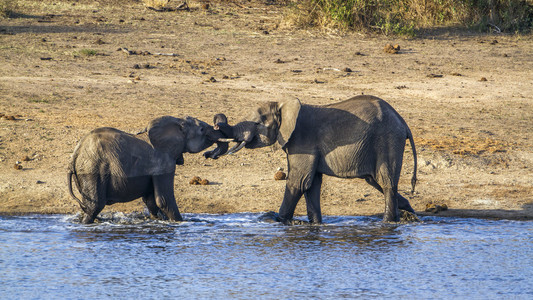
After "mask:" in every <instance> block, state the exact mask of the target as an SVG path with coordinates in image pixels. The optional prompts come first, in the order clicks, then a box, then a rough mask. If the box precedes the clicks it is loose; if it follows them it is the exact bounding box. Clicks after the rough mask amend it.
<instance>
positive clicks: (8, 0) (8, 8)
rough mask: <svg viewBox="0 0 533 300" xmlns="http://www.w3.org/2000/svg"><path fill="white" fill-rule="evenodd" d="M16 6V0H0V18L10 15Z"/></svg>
mask: <svg viewBox="0 0 533 300" xmlns="http://www.w3.org/2000/svg"><path fill="white" fill-rule="evenodd" d="M17 8H18V1H17V0H0V18H7V17H10V16H11V15H13V14H14V13H15V10H16V9H17Z"/></svg>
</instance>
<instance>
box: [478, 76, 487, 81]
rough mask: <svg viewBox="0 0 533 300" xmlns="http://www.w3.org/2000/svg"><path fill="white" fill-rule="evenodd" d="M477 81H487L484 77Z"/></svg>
mask: <svg viewBox="0 0 533 300" xmlns="http://www.w3.org/2000/svg"><path fill="white" fill-rule="evenodd" d="M479 81H487V78H485V77H481V78H480V79H479Z"/></svg>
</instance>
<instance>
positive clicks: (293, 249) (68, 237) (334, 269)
mask: <svg viewBox="0 0 533 300" xmlns="http://www.w3.org/2000/svg"><path fill="white" fill-rule="evenodd" d="M184 217H185V219H186V222H183V223H169V222H162V221H153V220H149V219H146V218H145V217H144V216H143V215H123V214H110V215H105V216H104V218H103V222H102V223H99V224H95V225H81V224H78V223H76V222H74V217H73V216H65V215H52V216H49V215H46V216H43V215H34V216H23V217H0V298H2V299H20V298H23V299H27V298H39V299H43V298H44V299H47V298H67V299H89V298H121V299H132V298H133V299H138V298H150V299H154V298H157V299H159V298H163V297H182V298H191V299H225V298H236V299H250V298H253V299H256V298H260V299H295V298H304V297H305V298H311V297H316V298H320V299H331V298H364V299H368V298H380V299H381V298H408V299H433V298H441V299H442V298H446V299H449V298H451V297H452V296H454V297H458V298H474V299H533V247H532V246H533V222H519V221H488V220H479V219H453V218H438V217H423V218H422V219H423V221H424V222H423V223H412V224H402V225H390V224H382V223H381V222H380V220H379V219H377V218H370V217H325V218H324V222H325V223H326V224H325V225H322V226H310V225H298V226H284V225H280V224H276V223H268V222H265V221H262V220H261V215H260V214H228V215H207V214H185V215H184Z"/></svg>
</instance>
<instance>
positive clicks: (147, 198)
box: [68, 116, 228, 224]
mask: <svg viewBox="0 0 533 300" xmlns="http://www.w3.org/2000/svg"><path fill="white" fill-rule="evenodd" d="M143 133H147V134H146V135H141V134H143ZM143 137H144V139H143ZM223 138H224V135H222V133H221V132H220V131H216V130H214V129H213V127H212V126H210V125H208V124H207V123H205V122H202V121H200V120H197V119H195V118H192V117H186V118H185V119H181V118H175V117H171V116H163V117H159V118H156V119H154V120H152V121H151V122H150V123H149V125H148V126H147V127H146V129H145V130H144V131H142V132H140V133H138V134H137V135H132V134H129V133H126V132H123V131H120V130H118V129H115V128H110V127H102V128H97V129H94V130H93V131H91V132H90V133H88V134H87V135H86V136H84V137H83V138H82V139H81V140H80V142H79V143H78V145H77V146H76V148H75V150H74V153H73V154H72V159H71V162H70V164H69V166H68V188H69V193H70V195H71V196H72V197H73V198H74V199H75V200H76V201H77V202H78V203H79V205H80V207H81V209H82V211H83V213H82V219H81V222H82V223H84V224H89V223H93V222H94V220H95V218H96V217H97V215H98V214H99V213H100V212H101V211H102V209H103V208H104V207H105V206H106V205H110V204H113V203H118V202H129V201H132V200H135V199H137V198H140V197H142V199H143V201H144V203H145V204H146V206H147V208H148V210H149V212H150V214H151V216H152V217H155V218H158V217H159V218H164V217H166V218H168V219H170V220H172V221H182V220H183V218H182V216H181V214H180V212H179V209H178V206H177V204H176V200H175V198H174V175H175V170H176V165H181V164H183V153H197V152H200V151H203V150H205V149H206V148H208V147H209V146H211V145H212V144H213V143H215V142H217V144H218V143H219V142H218V139H223ZM146 139H148V140H149V142H148V141H147V140H146ZM221 146H222V147H217V148H216V149H215V150H212V151H210V154H209V155H208V157H210V158H213V159H216V158H218V156H220V155H221V154H223V153H225V152H226V151H227V148H228V147H227V143H221ZM73 179H74V182H75V184H76V186H77V188H78V191H79V193H80V194H81V200H80V199H78V198H77V197H76V196H75V195H74V192H73V190H72V181H73Z"/></svg>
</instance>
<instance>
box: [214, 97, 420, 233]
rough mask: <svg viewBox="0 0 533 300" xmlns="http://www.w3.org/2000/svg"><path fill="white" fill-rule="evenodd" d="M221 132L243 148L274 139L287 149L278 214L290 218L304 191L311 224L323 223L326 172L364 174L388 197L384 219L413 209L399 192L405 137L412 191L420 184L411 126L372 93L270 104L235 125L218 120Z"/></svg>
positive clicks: (392, 217) (341, 175)
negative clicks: (329, 100) (410, 159)
mask: <svg viewBox="0 0 533 300" xmlns="http://www.w3.org/2000/svg"><path fill="white" fill-rule="evenodd" d="M220 125H221V126H217V127H218V128H220V129H219V130H221V131H223V132H225V133H227V134H229V135H231V136H232V137H233V138H234V139H235V141H237V142H239V143H238V144H237V145H236V146H235V147H233V149H231V150H230V151H229V152H228V153H234V152H236V151H238V150H239V149H241V148H242V147H243V146H245V147H246V148H259V147H265V146H269V145H272V144H274V143H275V142H276V141H278V143H279V144H280V145H281V146H282V149H283V150H284V151H285V152H286V153H287V159H288V169H289V170H288V171H289V174H288V179H287V183H286V188H285V195H284V197H283V202H282V204H281V207H280V209H279V218H280V220H281V221H283V222H285V223H289V222H291V220H292V218H293V215H294V210H295V208H296V204H297V203H298V201H299V199H300V198H301V196H302V195H304V196H305V200H306V203H307V216H308V218H309V221H310V222H312V223H321V222H322V213H321V210H320V189H321V185H322V175H323V174H325V175H330V176H336V177H341V178H364V179H365V180H366V182H368V183H369V184H370V185H372V186H373V187H374V188H376V189H377V190H379V191H380V192H381V193H383V194H384V196H385V215H384V217H383V220H384V221H398V220H399V216H400V215H399V209H403V210H407V211H409V212H414V210H413V208H412V207H411V205H410V204H409V201H407V199H405V198H404V197H403V196H401V195H400V194H399V193H398V181H399V179H400V172H401V168H402V159H403V153H404V148H405V143H406V142H405V141H406V139H409V141H410V144H411V149H412V152H413V157H414V172H413V176H412V179H411V185H412V189H413V190H414V188H415V183H416V166H417V162H416V150H415V144H414V142H413V136H412V134H411V130H410V129H409V127H408V126H407V124H406V123H405V121H404V120H403V119H402V117H401V116H400V115H399V114H398V112H396V111H395V110H394V109H393V108H392V107H391V106H390V105H389V104H388V103H387V102H385V101H384V100H382V99H379V98H377V97H373V96H366V95H362V96H356V97H353V98H351V99H349V100H346V101H343V102H339V103H335V104H330V105H325V106H313V105H305V104H301V103H300V101H299V100H296V99H295V100H291V101H287V102H283V103H278V102H269V103H266V104H264V105H262V106H260V107H259V108H257V109H256V110H255V111H253V114H252V115H251V117H249V118H248V119H247V120H246V121H243V122H240V123H238V124H236V125H235V126H229V125H227V124H220Z"/></svg>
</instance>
